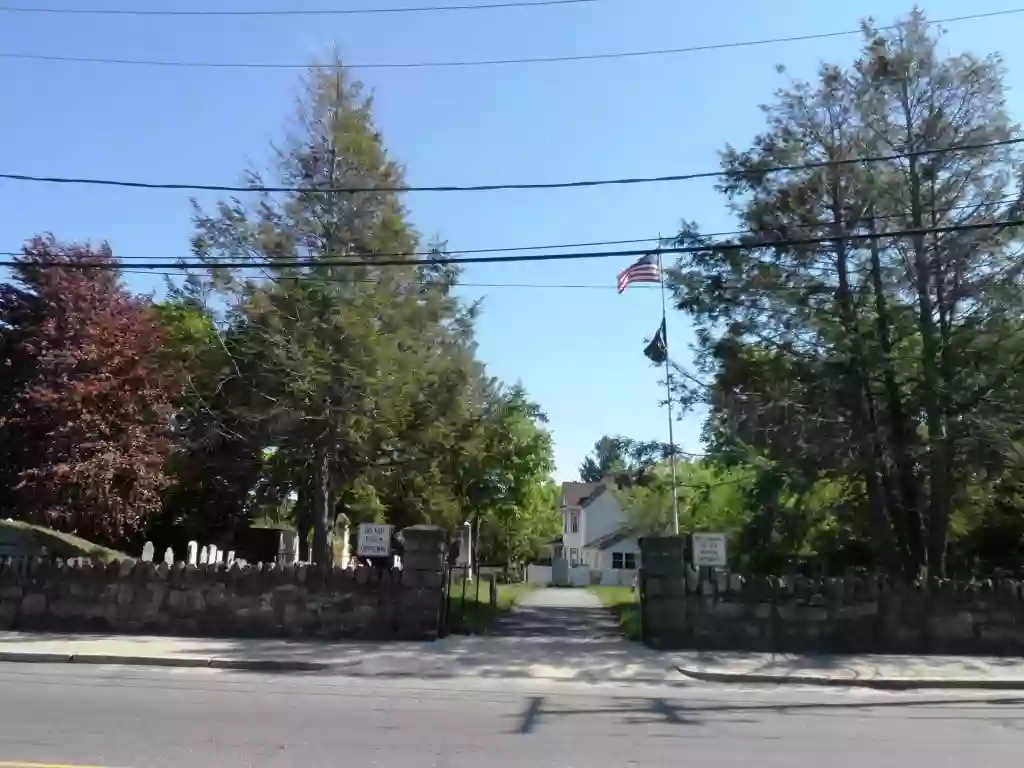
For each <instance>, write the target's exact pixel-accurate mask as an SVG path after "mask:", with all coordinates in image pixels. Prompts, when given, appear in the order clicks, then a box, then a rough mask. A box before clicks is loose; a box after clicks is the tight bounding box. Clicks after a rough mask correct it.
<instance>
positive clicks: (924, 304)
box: [907, 110, 950, 577]
mask: <svg viewBox="0 0 1024 768" xmlns="http://www.w3.org/2000/svg"><path fill="white" fill-rule="evenodd" d="M908 116H909V110H908ZM908 120H909V117H908ZM907 135H908V140H909V146H908V150H909V151H913V150H914V145H913V134H912V128H911V127H910V126H909V125H908V127H907ZM908 165H909V176H910V213H911V228H912V229H915V230H920V229H921V228H922V227H923V225H924V215H923V210H922V203H921V175H920V172H919V171H918V161H917V158H916V157H915V156H913V155H911V156H910V157H909V158H908ZM911 239H912V241H913V250H914V260H913V263H914V271H915V273H916V274H915V276H914V277H915V278H916V279H915V287H916V289H917V306H918V311H917V319H918V323H917V324H918V332H919V333H920V334H921V379H922V387H921V404H922V406H923V409H924V415H925V424H926V426H927V430H928V536H927V541H928V574H929V575H930V576H935V577H940V576H942V575H943V574H944V573H945V567H946V566H945V560H946V557H945V554H946V531H947V530H948V527H949V512H950V503H949V494H948V493H947V491H946V485H947V484H946V480H947V478H946V477H945V476H944V474H945V471H946V461H945V457H944V456H945V441H946V429H945V418H944V417H943V411H942V405H941V400H940V393H939V389H940V383H939V382H940V371H939V365H940V357H939V355H940V350H939V339H938V334H937V333H936V327H935V317H934V312H935V306H934V303H933V302H932V295H931V272H932V264H931V258H930V256H929V253H928V248H927V245H926V243H925V237H924V235H923V234H919V235H914V236H913V237H912V238H911Z"/></svg>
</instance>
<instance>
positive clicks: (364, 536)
mask: <svg viewBox="0 0 1024 768" xmlns="http://www.w3.org/2000/svg"><path fill="white" fill-rule="evenodd" d="M393 527H394V526H390V525H378V524H376V523H360V524H359V547H358V549H357V550H356V551H357V552H358V554H359V556H360V557H387V556H388V555H390V554H391V529H392V528H393Z"/></svg>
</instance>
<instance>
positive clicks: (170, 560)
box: [164, 547, 174, 565]
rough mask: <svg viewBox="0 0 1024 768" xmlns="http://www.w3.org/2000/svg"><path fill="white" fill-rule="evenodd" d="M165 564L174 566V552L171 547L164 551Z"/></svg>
mask: <svg viewBox="0 0 1024 768" xmlns="http://www.w3.org/2000/svg"><path fill="white" fill-rule="evenodd" d="M164 563H166V564H167V565H174V550H173V549H171V548H170V547H168V548H167V549H165V550H164Z"/></svg>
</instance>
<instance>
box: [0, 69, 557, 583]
mask: <svg viewBox="0 0 1024 768" xmlns="http://www.w3.org/2000/svg"><path fill="white" fill-rule="evenodd" d="M372 107H373V105H372V99H371V98H370V97H369V96H368V94H367V93H366V92H365V91H364V89H363V87H362V86H361V85H360V84H359V83H357V82H353V81H351V80H349V79H348V78H347V71H346V70H345V69H344V67H343V66H342V65H341V62H338V61H334V62H332V63H331V64H330V65H328V66H324V67H314V68H313V69H312V70H311V71H310V74H309V77H308V78H307V81H306V83H305V92H304V94H303V97H302V99H301V100H300V108H299V111H298V114H297V115H296V120H295V123H294V128H293V130H292V131H291V133H290V135H289V136H288V137H287V139H286V141H285V142H283V144H282V145H281V147H280V148H279V149H276V150H275V158H274V160H275V162H274V164H273V167H272V168H271V169H270V171H269V173H268V176H269V177H271V178H270V181H273V182H277V183H278V184H279V185H280V186H284V187H291V188H299V189H300V190H301V191H299V192H295V193H292V194H287V195H280V194H256V193H254V194H253V195H252V196H246V201H247V202H246V203H243V202H242V201H240V200H235V199H232V200H229V201H223V202H221V203H219V204H217V205H215V206H214V208H213V209H212V210H203V209H201V208H200V207H199V206H198V205H196V206H195V217H194V223H195V234H194V237H193V240H192V247H193V251H194V254H195V256H196V257H197V258H198V259H199V261H200V263H201V265H202V266H201V268H198V269H197V268H193V269H192V270H191V271H190V274H189V276H188V278H187V279H186V280H184V281H183V282H182V283H181V284H169V285H168V295H167V298H166V300H165V301H163V302H162V303H160V304H159V305H157V306H156V307H150V306H149V305H148V303H147V302H145V301H142V300H136V299H135V298H134V297H129V296H127V295H126V294H125V293H124V291H123V288H122V287H121V286H120V285H119V284H118V283H117V282H116V272H114V271H109V272H95V271H92V272H90V271H86V272H83V271H77V272H74V273H73V274H74V277H73V278H72V279H70V281H69V282H68V283H66V284H67V285H69V286H71V287H72V288H73V289H74V290H72V291H70V292H69V296H68V297H62V296H59V295H57V293H54V294H53V295H52V296H51V295H49V294H47V295H46V296H45V297H43V298H45V301H42V300H38V299H37V298H36V297H34V296H33V295H32V290H21V292H18V291H17V290H16V289H15V288H13V287H9V286H3V288H4V293H3V294H2V296H3V304H0V312H3V313H6V314H4V315H2V316H0V359H3V360H5V361H6V362H7V365H8V367H9V369H11V370H14V371H15V372H16V376H15V377H14V378H11V377H4V378H2V379H0V437H3V438H4V439H2V440H0V459H3V461H0V491H3V494H2V499H3V503H4V505H5V508H6V506H7V505H8V503H13V502H11V501H10V500H11V499H13V498H14V496H13V495H12V493H11V490H12V489H14V490H17V491H18V492H19V493H21V491H22V489H28V488H29V487H30V486H31V491H32V493H31V494H29V493H28V492H25V493H24V494H23V498H22V497H19V498H20V500H19V501H18V502H17V504H15V505H14V506H15V507H16V508H15V509H14V510H13V511H12V512H9V513H8V514H11V513H13V514H25V515H26V516H32V517H38V518H40V519H46V520H47V521H50V520H51V519H57V518H59V517H60V516H64V519H65V521H66V525H65V527H69V528H71V529H79V528H81V527H83V526H85V525H86V523H88V524H89V525H91V526H93V528H92V529H93V530H96V531H99V532H100V533H101V534H103V536H105V537H106V538H107V539H108V540H109V539H113V538H116V537H119V536H129V535H130V536H141V535H144V534H145V535H149V536H152V537H160V536H161V535H162V534H166V533H169V531H170V530H171V529H174V530H175V531H177V532H178V534H179V537H180V532H181V529H182V528H183V529H184V531H185V533H186V534H187V535H188V537H189V538H196V539H200V540H204V541H209V540H211V539H212V538H214V537H217V536H221V535H225V534H230V533H231V532H232V531H233V530H235V529H237V528H239V527H241V526H245V525H248V524H250V523H252V522H253V521H263V522H273V523H275V524H282V523H284V524H289V525H294V526H296V527H297V528H298V530H299V533H300V541H301V542H302V543H303V546H305V545H306V543H307V542H308V540H309V539H310V534H312V550H313V551H312V557H313V559H314V560H315V561H316V562H317V563H319V564H323V565H326V564H328V563H329V562H331V560H332V559H333V554H334V552H335V546H334V542H333V541H332V539H333V538H334V537H335V536H336V534H337V532H338V531H340V530H342V528H343V526H342V521H343V520H347V521H349V522H351V523H353V524H357V523H359V522H362V521H386V522H389V523H392V524H394V525H396V526H397V527H399V528H401V527H405V526H408V525H412V524H417V523H434V524H437V525H440V526H442V527H444V528H445V529H447V531H448V532H449V533H454V532H455V531H457V530H460V529H461V527H462V524H463V522H464V521H466V520H467V519H472V520H474V521H479V523H480V530H481V531H482V536H483V537H484V542H483V550H484V551H485V553H486V554H487V556H488V557H490V558H493V559H495V560H496V561H498V562H503V563H505V564H508V565H511V564H514V563H519V562H521V561H522V560H523V559H524V558H527V557H529V556H530V555H531V554H532V553H533V552H535V551H536V550H537V548H538V546H539V542H541V541H542V540H544V538H545V537H548V536H549V535H552V533H551V532H552V530H557V522H556V520H557V516H556V512H555V503H556V502H555V495H554V491H553V490H552V487H551V483H550V474H551V471H552V469H553V459H552V446H551V437H550V435H549V433H548V432H547V431H546V430H545V429H544V426H543V422H544V417H543V414H542V413H541V412H540V410H539V409H538V407H537V406H536V404H534V403H532V402H531V401H530V400H529V399H528V397H527V396H526V393H525V392H524V391H523V389H522V388H521V387H518V386H515V387H505V386H503V385H501V383H500V382H498V381H495V380H494V379H492V378H491V377H489V376H488V375H487V373H486V371H485V369H484V366H483V365H482V363H481V362H480V361H479V359H478V357H477V354H476V344H475V340H474V336H473V325H474V321H475V319H476V317H477V314H478V312H479V307H478V306H477V305H476V304H468V303H466V302H464V301H462V300H461V299H460V298H458V297H457V296H456V293H455V289H456V287H457V284H458V279H459V270H458V269H456V268H454V267H448V266H443V265H439V264H438V263H437V262H436V260H434V259H426V258H425V259H423V261H422V262H421V263H418V264H413V265H407V266H396V265H393V264H383V263H380V262H381V256H380V255H381V254H394V253H411V252H416V251H419V250H421V249H422V248H423V245H422V243H421V239H420V237H419V235H418V233H417V232H416V231H415V229H414V228H413V226H412V225H411V223H410V222H409V220H408V216H407V212H406V210H405V207H404V203H403V200H402V196H401V195H400V194H399V193H395V192H373V193H370V192H366V193H360V194H339V193H335V192H332V191H329V190H330V188H332V187H339V186H340V187H388V188H398V187H401V186H402V185H403V173H404V172H403V169H402V167H401V166H400V165H399V164H398V163H397V162H395V160H394V159H393V158H392V157H391V156H390V155H389V153H388V152H387V150H386V148H385V146H384V142H383V138H382V136H381V134H380V131H379V130H378V128H377V127H376V125H375V124H374V121H373V109H372ZM247 179H248V180H249V181H250V182H251V183H253V184H260V183H261V182H262V181H263V179H262V176H261V174H259V173H256V172H251V173H249V174H248V175H247ZM430 249H431V252H432V253H433V254H437V255H443V250H444V246H443V244H441V243H435V244H431V246H430ZM58 255H60V254H58ZM65 255H67V256H68V258H78V257H79V256H80V255H76V254H65ZM90 255H91V256H92V257H95V258H107V257H109V254H106V255H104V254H103V253H101V254H90ZM247 260H251V261H253V262H259V264H260V266H259V267H254V268H251V269H238V268H235V267H228V266H225V265H226V264H227V263H228V262H230V263H231V264H235V265H237V264H238V263H239V262H242V263H244V262H245V261H247ZM339 261H344V262H345V263H344V265H341V264H339V263H338V262H339ZM295 262H302V266H297V265H296V264H295ZM23 272H24V274H22V278H23V280H24V281H30V280H32V279H36V278H39V279H38V280H36V283H32V286H30V288H32V287H36V288H38V286H42V287H43V288H46V286H47V285H49V284H48V283H47V282H46V280H47V279H48V278H47V276H51V275H52V276H55V278H54V280H51V281H50V282H52V283H53V286H52V287H54V289H56V286H57V282H56V277H61V279H64V278H65V277H67V276H66V275H64V272H63V271H56V270H55V271H49V270H46V269H40V270H33V269H31V268H28V269H26V270H23ZM97 275H98V276H99V277H96V276H97ZM36 292H37V293H38V290H37V291H36ZM90 292H91V293H90ZM97 296H99V297H101V298H103V300H104V301H106V302H107V307H108V309H109V311H108V312H107V313H106V314H104V312H103V310H102V307H98V308H90V312H91V314H90V313H88V312H85V313H83V312H79V314H80V315H81V317H82V318H84V319H81V320H79V318H78V317H76V318H75V323H77V325H76V326H75V329H76V333H77V334H78V335H76V333H64V332H63V329H64V325H62V322H63V319H64V318H65V317H67V316H69V315H68V313H67V312H65V307H63V306H62V304H61V302H62V301H63V302H64V303H65V304H67V303H68V302H71V303H75V302H77V303H78V304H84V303H87V302H86V299H90V300H92V299H95V298H96V297H97ZM100 304H102V302H100ZM30 305H31V306H30ZM73 309H75V310H76V311H78V310H79V309H80V308H79V307H78V306H77V305H76V306H75V307H73ZM129 310H130V311H129ZM12 313H13V314H12ZM132 313H134V314H132ZM115 315H117V317H114V316H115ZM55 321H56V325H54V322H55ZM132 323H134V324H135V327H136V331H137V332H136V333H135V335H134V336H131V335H130V334H126V331H127V330H129V329H130V328H131V324H132ZM29 326H31V327H32V328H34V329H35V330H36V331H39V332H42V331H47V332H49V331H48V330H47V329H50V330H52V328H53V327H56V328H58V329H59V330H61V331H62V332H61V333H51V334H50V338H48V339H47V343H49V344H51V346H52V348H53V350H54V352H53V355H54V363H55V367H54V371H56V372H57V373H63V372H65V371H66V370H67V367H66V366H65V367H60V366H59V365H56V363H61V362H62V361H64V360H65V359H66V356H67V355H68V354H69V353H70V354H80V353H81V352H82V349H83V348H82V347H81V344H80V338H81V337H87V338H89V339H91V338H93V337H92V336H89V334H93V335H94V336H95V338H97V339H99V341H100V342H101V343H97V344H95V345H93V346H91V347H90V346H87V347H85V348H84V349H86V350H87V351H88V352H89V353H96V354H95V355H94V359H92V360H90V364H91V366H92V369H91V370H90V371H89V372H88V373H89V374H90V375H94V379H95V381H94V382H93V384H95V385H96V386H99V384H100V383H102V382H105V384H104V387H106V390H105V391H107V390H109V391H110V392H109V394H110V398H109V400H110V401H111V402H112V403H114V402H116V403H118V404H119V405H124V406H125V407H127V406H129V405H131V406H132V407H136V408H137V409H138V410H139V411H140V412H141V411H143V410H144V409H143V405H148V406H149V408H150V410H151V411H152V414H150V413H149V412H148V411H147V412H146V414H145V415H146V417H147V419H150V420H149V421H147V420H145V419H141V417H139V414H137V413H134V412H125V411H124V410H121V411H118V410H117V408H115V407H113V406H111V407H109V408H107V410H106V411H104V412H103V413H102V414H101V415H102V419H103V421H102V424H103V425H104V428H105V429H106V428H108V427H109V431H110V432H112V433H113V432H116V431H117V430H116V429H115V427H114V426H113V424H112V422H110V418H112V417H114V416H116V417H117V418H120V419H121V423H122V424H123V426H124V430H123V431H124V432H126V433H127V432H130V431H131V430H133V429H136V427H137V428H138V430H142V429H143V427H147V428H148V427H150V426H153V424H152V423H151V422H152V420H153V419H155V420H156V421H158V422H159V426H160V428H161V429H160V430H156V429H154V431H153V432H152V434H148V433H147V434H145V435H142V436H141V437H145V438H146V440H149V442H146V440H143V439H141V437H140V436H139V435H137V434H136V433H135V432H132V433H131V434H132V435H133V436H134V438H133V439H136V438H137V439H136V444H135V446H134V448H135V453H134V454H133V455H131V456H127V455H125V454H124V453H123V452H121V453H118V452H115V451H110V450H108V451H107V453H106V454H101V453H95V452H94V454H90V457H89V458H87V459H84V458H83V455H84V453H85V451H84V450H83V446H86V445H89V440H88V439H87V436H86V435H85V433H84V432H83V430H84V429H85V427H86V419H85V418H84V416H81V417H80V416H79V415H78V412H77V411H76V410H75V409H76V408H78V406H80V405H81V403H79V402H78V401H75V400H74V399H73V398H72V399H71V400H69V398H68V397H67V396H65V394H64V393H62V392H59V391H56V389H55V387H54V386H53V385H54V384H55V381H56V380H54V381H47V382H43V383H45V384H46V385H47V387H48V389H45V390H44V389H42V388H40V387H39V386H37V385H38V384H39V383H40V376H39V374H40V370H39V365H38V363H39V360H40V358H39V355H38V353H37V342H38V340H37V339H36V338H35V337H33V336H32V334H31V333H28V332H27V331H25V332H23V328H28V327H29ZM79 327H81V328H84V329H85V330H84V331H82V332H79V331H78V329H79ZM11 329H13V330H11ZM112 329H114V330H112ZM39 335H40V334H39V333H35V336H36V337H38V336H39ZM118 344H121V347H118V346H117V345H118ZM76 345H78V346H76ZM129 363H131V365H129ZM132 365H134V369H133V368H132ZM72 373H74V372H73V371H72ZM84 373H85V372H83V380H84V379H85V378H88V377H87V376H84ZM143 374H145V375H146V376H149V375H150V374H152V376H151V377H150V379H151V380H152V381H150V379H146V376H143ZM125 376H127V382H128V384H129V386H124V382H122V381H120V380H119V377H125ZM132 377H135V379H140V380H142V379H145V381H143V382H142V383H146V384H147V385H148V384H150V383H152V385H153V387H151V389H154V391H152V392H151V391H149V390H146V392H145V395H146V396H147V397H149V400H148V401H146V402H142V401H144V400H145V398H143V397H141V396H140V397H139V398H136V392H135V390H134V389H133V385H134V384H135V383H136V381H135V379H133V378H132ZM161 377H163V378H161ZM51 378H53V377H51ZM164 380H166V386H163V387H162V388H161V383H162V382H163V381H164ZM118 387H120V390H119V391H117V390H118ZM43 391H46V392H47V395H46V402H45V403H39V404H37V405H38V406H39V407H37V408H36V409H35V411H34V412H33V414H32V417H31V418H28V417H26V416H25V414H24V413H22V412H20V411H19V408H21V407H22V406H23V405H24V403H25V398H26V396H27V394H26V393H29V394H31V393H33V392H34V393H39V392H43ZM133 398H135V399H133ZM44 406H45V407H44ZM44 412H53V413H57V412H60V413H67V414H68V417H67V418H66V419H64V421H65V422H67V423H68V424H70V425H72V426H73V428H74V430H76V431H74V432H73V434H74V439H75V440H76V441H77V445H72V447H71V452H72V453H73V454H74V459H75V461H78V463H77V464H74V465H71V464H70V463H69V462H67V461H65V460H64V458H63V457H61V456H57V455H56V454H54V453H53V451H52V450H50V451H49V453H47V452H46V449H45V446H44V444H43V438H49V437H53V436H54V435H53V429H52V428H51V426H52V425H48V424H47V423H46V419H47V418H48V417H45V414H44ZM39 414H44V417H39V418H36V416H38V415H39ZM89 416H90V417H91V418H99V417H98V416H95V414H94V413H93V412H92V411H89ZM150 417H152V419H151V418H150ZM138 430H137V431H138ZM161 430H162V431H161ZM11 436H15V437H16V438H17V439H16V440H15V439H8V438H11ZM158 437H163V438H164V442H163V443H158V442H157V438H158ZM113 443H116V441H115V440H112V441H109V442H108V443H106V444H105V445H107V446H108V447H110V445H111V444H113ZM57 444H59V445H65V443H63V442H62V443H57ZM113 447H114V448H116V449H117V450H118V451H121V449H122V448H123V447H124V446H119V445H114V446H113ZM23 454H24V455H23ZM26 456H27V457H28V458H26ZM103 456H107V457H108V458H109V457H112V456H113V457H116V458H117V460H118V462H120V463H122V464H124V465H125V466H126V467H130V468H131V469H132V470H133V471H136V482H135V484H134V486H132V487H131V488H130V489H129V490H126V491H125V492H124V493H123V494H120V493H113V494H107V496H105V497H104V496H103V494H102V493H101V492H100V491H101V490H102V488H101V486H102V483H100V484H99V485H97V486H96V487H95V488H94V487H92V486H91V485H90V483H92V482H93V480H92V478H90V477H86V476H85V475H86V474H88V473H86V472H85V469H84V467H86V466H87V464H88V461H92V462H93V463H94V464H95V462H96V461H97V460H98V459H99V458H102V457H103ZM41 457H45V458H47V459H48V460H51V461H50V463H49V464H48V463H47V462H44V461H42V460H41ZM29 458H31V460H32V462H35V463H34V464H32V463H26V462H28V459H29ZM69 467H70V471H66V470H68V469H69ZM93 468H94V469H95V467H93ZM142 469H145V470H146V472H145V473H143V472H142ZM89 471H92V470H89ZM111 471H113V470H111ZM26 473H27V474H26ZM83 473H85V474H83ZM108 474H109V473H108ZM44 476H45V477H44ZM119 482H120V481H119ZM165 486H166V487H165ZM40 491H44V492H40ZM84 501H87V502H88V504H85V503H84ZM98 502H102V503H98ZM115 502H116V503H115ZM34 505H35V506H34ZM39 505H43V507H44V508H40V509H36V508H35V507H36V506H39ZM90 515H91V516H92V517H90ZM93 518H94V519H93ZM304 554H305V553H304Z"/></svg>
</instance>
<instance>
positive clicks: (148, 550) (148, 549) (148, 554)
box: [142, 541, 153, 563]
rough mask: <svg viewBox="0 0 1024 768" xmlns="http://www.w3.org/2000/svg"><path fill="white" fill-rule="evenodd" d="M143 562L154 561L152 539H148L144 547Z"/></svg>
mask: <svg viewBox="0 0 1024 768" xmlns="http://www.w3.org/2000/svg"><path fill="white" fill-rule="evenodd" d="M142 562H144V563H152V562H153V542H151V541H147V542H146V544H145V545H144V546H143V547H142Z"/></svg>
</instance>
